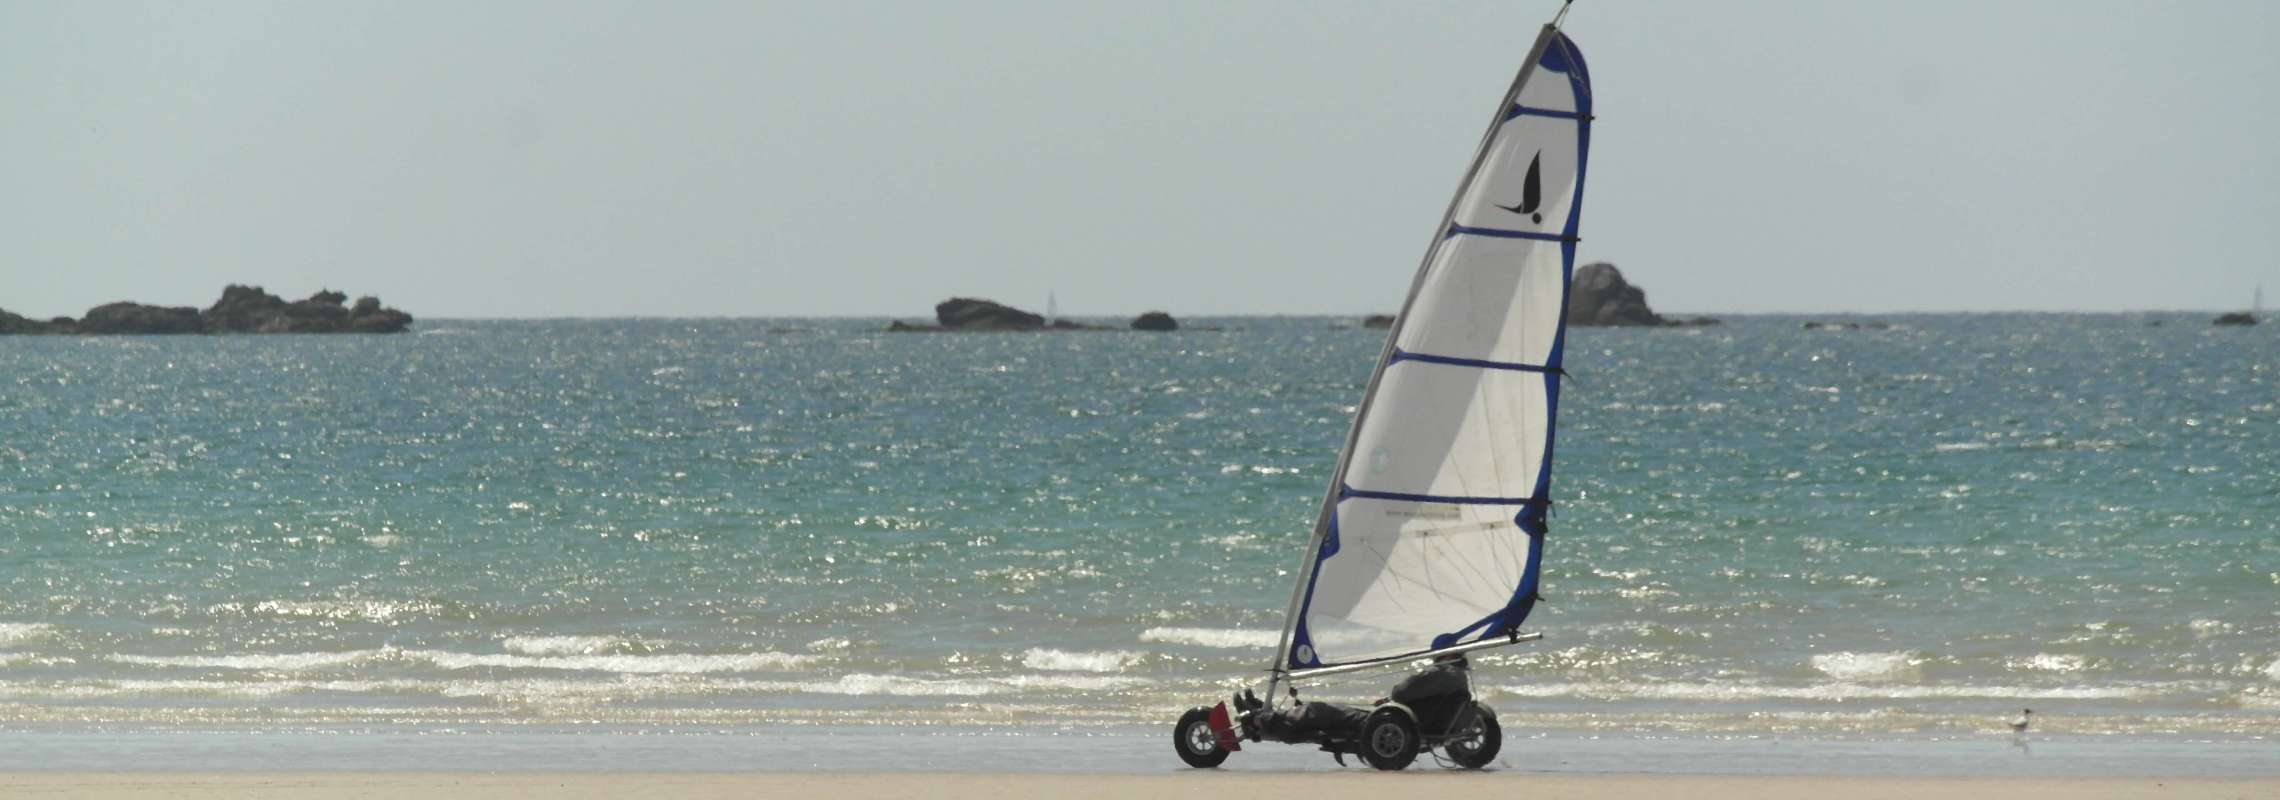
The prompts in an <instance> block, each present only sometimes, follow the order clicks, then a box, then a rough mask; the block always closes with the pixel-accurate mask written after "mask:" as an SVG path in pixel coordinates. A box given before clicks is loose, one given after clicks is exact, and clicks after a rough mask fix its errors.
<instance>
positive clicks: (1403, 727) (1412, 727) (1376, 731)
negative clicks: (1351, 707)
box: [1362, 708, 1418, 770]
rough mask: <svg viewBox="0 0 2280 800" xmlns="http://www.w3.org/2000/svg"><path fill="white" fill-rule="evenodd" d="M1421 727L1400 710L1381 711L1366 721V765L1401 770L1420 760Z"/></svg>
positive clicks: (1363, 741) (1364, 729)
mask: <svg viewBox="0 0 2280 800" xmlns="http://www.w3.org/2000/svg"><path fill="white" fill-rule="evenodd" d="M1417 741H1418V740H1417V723H1416V722H1414V721H1412V720H1410V718H1409V715H1408V714H1406V713H1403V712H1402V711H1401V709H1398V708H1380V709H1378V710H1377V711H1375V712H1373V713H1371V714H1370V716H1369V718H1368V719H1365V720H1362V761H1363V762H1365V763H1367V764H1369V765H1370V766H1373V767H1376V768H1378V769H1383V770H1397V769H1401V768H1404V767H1407V766H1409V762H1411V761H1415V760H1417Z"/></svg>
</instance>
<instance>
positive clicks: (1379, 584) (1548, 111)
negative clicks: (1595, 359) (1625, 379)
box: [1272, 25, 1592, 675]
mask: <svg viewBox="0 0 2280 800" xmlns="http://www.w3.org/2000/svg"><path fill="white" fill-rule="evenodd" d="M1496 112H1497V113H1496V114H1495V115H1494V117H1493V120H1492V122H1491V124H1490V126H1489V129H1488V132H1487V133H1486V134H1484V135H1483V137H1482V141H1481V144H1480V147H1479V148H1478V150H1477V151H1476V152H1475V155H1474V160H1473V163H1472V165H1471V167H1470V168H1469V169H1468V170H1467V171H1466V174H1465V177H1464V180H1463V181H1462V182H1460V183H1459V185H1458V189H1457V192H1456V195H1455V197H1454V198H1453V199H1452V201H1451V202H1450V205H1449V208H1448V210H1447V211H1446V212H1445V213H1444V215H1443V217H1442V220H1441V224H1440V227H1438V228H1437V229H1436V230H1437V231H1438V235H1436V237H1435V238H1434V239H1433V241H1432V242H1431V244H1430V246H1429V247H1428V249H1427V250H1426V254H1425V257H1424V259H1423V261H1422V262H1421V264H1420V265H1419V268H1418V272H1417V275H1416V277H1415V279H1414V280H1413V281H1412V283H1411V287H1410V291H1409V294H1408V295H1407V296H1406V297H1405V299H1404V300H1403V303H1402V308H1401V311H1400V313H1399V314H1398V315H1396V317H1395V320H1394V324H1393V326H1392V328H1391V330H1389V331H1388V332H1387V338H1386V346H1385V349H1384V352H1383V354H1382V356H1381V357H1380V359H1379V360H1378V363H1377V364H1376V366H1375V368H1374V370H1373V372H1372V373H1371V376H1370V381H1369V384H1368V388H1367V389H1366V390H1365V394H1364V396H1363V400H1362V403H1361V405H1360V406H1359V407H1358V409H1357V411H1356V414H1355V420H1354V426H1353V428H1352V429H1351V431H1349V433H1348V436H1347V440H1346V444H1345V447H1344V448H1343V450H1342V451H1341V453H1340V456H1339V463H1338V466H1337V469H1336V470H1335V473H1334V475H1333V476H1332V480H1331V483H1330V489H1329V491H1328V493H1327V495H1326V497H1325V498H1324V501H1323V506H1322V513H1321V514H1320V516H1319V518H1318V521H1317V524H1316V529H1315V535H1314V537H1313V540H1312V542H1311V544H1310V545H1309V547H1308V548H1307V553H1306V561H1305V562H1304V563H1303V565H1302V569H1301V571H1300V573H1299V579H1298V582H1297V586H1296V587H1295V588H1294V590H1293V593H1292V598H1291V606H1290V610H1289V615H1288V619H1287V621H1286V623H1285V625H1284V629H1283V636H1282V641H1281V645H1280V647H1279V652H1278V653H1277V656H1276V659H1277V660H1276V662H1275V664H1274V666H1273V667H1272V669H1273V670H1274V671H1275V672H1276V673H1277V674H1278V675H1279V674H1285V673H1289V672H1291V671H1297V670H1306V671H1312V670H1317V669H1322V668H1326V667H1336V666H1339V665H1343V664H1354V663H1375V662H1381V661H1383V660H1385V659H1387V658H1389V657H1398V656H1400V655H1401V654H1404V653H1412V654H1413V653H1422V652H1432V651H1435V650H1438V649H1445V648H1449V647H1452V646H1459V645H1462V644H1464V643H1465V642H1466V641H1468V640H1473V641H1477V640H1482V639H1485V638H1487V637H1491V636H1494V637H1498V638H1509V637H1511V636H1512V635H1514V633H1515V631H1516V628H1517V626H1518V625H1519V624H1520V623H1521V621H1522V620H1524V619H1525V618H1526V616H1527V614H1528V612H1529V610H1531V609H1532V607H1533V605H1534V603H1535V598H1536V584H1537V580H1538V575H1539V572H1540V568H1541V564H1542V555H1543V552H1542V550H1543V548H1542V543H1543V536H1544V533H1545V530H1546V511H1547V509H1548V508H1549V506H1550V504H1551V499H1550V494H1551V454H1552V444H1553V419H1554V417H1555V416H1556V413H1557V409H1558V404H1559V385H1560V381H1561V379H1562V377H1563V376H1564V371H1563V370H1562V369H1561V366H1560V364H1561V355H1562V350H1563V344H1564V341H1565V336H1566V324H1565V314H1566V307H1567V290H1568V281H1569V277H1570V275H1571V273H1572V270H1573V266H1574V255H1575V252H1574V251H1575V244H1576V242H1577V241H1578V237H1577V223H1578V219H1579V206H1580V203H1581V199H1582V183H1583V165H1584V161H1585V156H1586V154H1587V152H1588V147H1589V127H1590V124H1591V120H1592V114H1591V90H1590V81H1589V77H1588V75H1587V74H1586V72H1585V70H1584V67H1583V61H1582V58H1581V55H1580V54H1579V53H1578V52H1577V51H1576V50H1575V46H1574V43H1573V42H1572V41H1569V40H1568V38H1567V36H1566V35H1565V34H1563V33H1561V32H1560V31H1559V30H1558V29H1557V28H1556V27H1554V26H1549V25H1547V26H1545V28H1544V29H1543V31H1542V33H1541V34H1540V35H1539V36H1538V37H1537V40H1536V42H1535V44H1534V46H1533V47H1532V48H1530V52H1529V56H1528V59H1527V60H1526V61H1525V62H1523V64H1522V67H1521V70H1520V73H1519V75H1518V76H1517V77H1515V79H1514V80H1513V83H1512V85H1511V88H1510V89H1508V90H1507V92H1506V94H1505V97H1504V98H1503V100H1502V101H1501V102H1499V103H1498V104H1497V106H1496Z"/></svg>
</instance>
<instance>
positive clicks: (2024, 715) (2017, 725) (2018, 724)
mask: <svg viewBox="0 0 2280 800" xmlns="http://www.w3.org/2000/svg"><path fill="white" fill-rule="evenodd" d="M2034 723H2035V710H2034V709H2031V708H2029V709H2023V710H2021V711H2020V712H2019V718H2018V719H2014V720H2011V732H2012V733H2026V732H2027V726H2028V725H2033V724H2034Z"/></svg>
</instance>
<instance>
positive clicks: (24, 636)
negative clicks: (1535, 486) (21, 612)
mask: <svg viewBox="0 0 2280 800" xmlns="http://www.w3.org/2000/svg"><path fill="white" fill-rule="evenodd" d="M54 633H55V626H54V625H49V624H47V623H44V622H0V645H10V644H17V643H19V642H28V641H31V640H33V639H40V638H44V637H47V636H49V635H52V634H54Z"/></svg>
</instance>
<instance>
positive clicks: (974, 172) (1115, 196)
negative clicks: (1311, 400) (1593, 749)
mask: <svg viewBox="0 0 2280 800" xmlns="http://www.w3.org/2000/svg"><path fill="white" fill-rule="evenodd" d="M1556 10H1557V4H1556V3H1555V2H1551V1H1550V0H1530V1H1529V2H1510V1H1509V0H1504V1H1500V2H1450V3H1394V2H1384V3H1359V2H1252V1H1251V0H1228V1H1224V2H1175V1H1164V2H1139V3H1133V2H1075V3H1070V2H1045V1H1044V0H1038V1H1037V2H1019V3H1013V2H997V1H994V0H962V1H961V2H956V3H935V2H917V1H916V0H912V1H911V2H832V3H824V2H804V3H777V2H736V3H709V2H698V1H697V0H684V1H682V2H672V3H634V2H582V1H579V0H567V1H565V2H532V1H530V0H489V1H487V2H482V3H458V2H436V1H434V0H408V1H406V2H389V3H377V2H364V3H346V2H340V3H303V2H274V3H273V2H244V1H243V0H213V1H212V2H203V3H176V2H160V3H133V2H103V3H82V2H49V1H47V0H15V1H14V2H8V3H0V308H5V309H8V310H10V311H15V312H17V313H21V314H26V315H29V316H37V317H47V316H54V315H77V314H80V313H83V312H84V311H85V310H86V309H87V308H89V307H91V306H94V305H97V304H100V303H105V302H110V301H114V300H121V299H132V300H138V301H143V302H153V303H160V304H168V305H196V306H201V307H202V306H205V305H207V304H210V303H211V302H213V300H214V298H216V297H218V296H219V295H220V291H221V288H222V286H223V285H224V284H228V283H251V284H258V285H262V286H265V287H267V288H269V289H270V290H272V291H274V292H277V293H279V294H283V295H287V296H289V297H295V298H297V297H302V296H306V295H308V294H310V293H312V292H315V291H317V290H318V289H320V288H328V287H329V288H334V289H339V290H342V291H345V292H348V293H349V294H351V295H363V294H376V295H379V296H380V297H381V298H382V299H383V300H385V301H387V302H388V303H389V304H390V305H393V306H397V307H399V308H402V309H404V310H407V311H410V312H412V313H414V314H415V315H420V316H423V317H440V318H461V317H480V318H491V317H595V316H735V317H767V316H897V317H903V318H910V319H923V318H926V317H928V316H930V315H931V310H932V307H933V305H934V303H935V302H937V301H939V300H941V299H943V298H946V297H950V296H953V295H965V296H981V297H990V298H995V299H998V300H1001V301H1005V302H1009V303H1013V304H1016V305H1021V306H1026V307H1030V308H1032V309H1038V310H1042V308H1043V306H1044V305H1045V302H1046V298H1047V297H1048V295H1049V294H1050V295H1051V296H1053V297H1055V298H1057V300H1058V306H1059V310H1060V311H1061V312H1062V313H1063V314H1065V315H1077V316H1081V315H1099V316H1128V315H1131V314H1135V313H1138V312H1140V311H1143V310H1149V309H1161V310H1166V311H1170V312H1172V313H1173V314H1174V315H1179V316H1207V315H1227V314H1348V313H1356V314H1358V313H1366V312H1377V311H1387V312H1390V311H1391V310H1393V309H1394V308H1395V307H1397V306H1398V305H1399V304H1400V299H1401V298H1400V295H1401V292H1403V291H1404V290H1405V289H1406V287H1407V286H1408V284H1409V280H1410V276H1411V274H1412V272H1413V271H1414V270H1415V269H1416V265H1417V260H1418V257H1419V256H1420V255H1421V254H1422V252H1423V251H1424V248H1425V247H1426V246H1427V244H1428V242H1429V241H1430V238H1431V236H1432V234H1433V232H1434V231H1433V228H1434V227H1435V225H1436V224H1437V223H1438V222H1439V220H1440V218H1441V214H1442V211H1443V209H1444V207H1445V206H1446V205H1447V203H1448V201H1449V197H1450V194H1451V193H1452V192H1453V191H1454V189H1455V185H1456V182H1457V180H1458V179H1459V178H1460V177H1461V176H1462V174H1463V172H1464V169H1465V167H1466V164H1467V162H1468V160H1469V159H1470V158H1471V156H1472V150H1473V147H1474V144H1475V143H1476V142H1477V141H1478V139H1479V137H1480V135H1481V132H1482V129H1483V128H1484V126H1485V125H1486V124H1487V122H1488V120H1489V117H1490V115H1491V114H1492V113H1493V112H1494V111H1495V108H1494V106H1495V104H1496V102H1497V100H1498V99H1499V98H1500V97H1501V96H1502V94H1503V90H1504V88H1505V86H1506V84H1508V83H1509V82H1510V81H1511V77H1512V74H1513V72H1514V70H1515V69H1516V68H1517V67H1518V64H1519V62H1520V60H1521V59H1522V58H1523V57H1524V56H1525V55H1526V52H1527V50H1528V47H1529V45H1530V43H1531V42H1532V41H1533V39H1534V36H1535V32H1536V30H1537V28H1538V27H1539V26H1540V25H1542V24H1543V23H1544V22H1545V21H1546V20H1548V19H1550V17H1551V16H1552V14H1553V13H1554V12H1555V11H1556ZM1565 30H1566V31H1567V32H1568V33H1569V35H1570V36H1571V37H1573V38H1574V40H1575V41H1576V42H1577V43H1578V45H1579V46H1580V47H1581V49H1582V51H1583V53H1584V55H1585V57H1586V59H1587V60H1588V61H1589V63H1590V67H1591V74H1592V78H1593V82H1594V89H1595V94H1596V103H1597V107H1596V110H1597V112H1598V120H1597V122H1596V123H1595V124H1594V129H1593V140H1592V147H1591V163H1590V167H1589V170H1590V171H1589V174H1588V178H1587V181H1588V183H1587V185H1586V187H1585V191H1584V209H1583V217H1582V224H1581V231H1582V238H1583V241H1582V243H1581V245H1580V248H1579V254H1578V257H1579V262H1589V261H1609V262H1612V263H1615V264H1616V265H1618V266H1619V267H1621V268H1622V270H1623V272H1624V273H1625V274H1626V275H1627V276H1629V278H1630V279H1631V280H1632V281H1633V282H1634V283H1637V284H1639V285H1641V286H1643V287H1644V288H1645V289H1646V290H1647V291H1648V295H1649V300H1650V301H1651V302H1652V303H1653V304H1654V305H1655V307H1656V308H1657V309H1658V310H1661V311H1664V312H1666V313H1673V312H1689V313H1750V312H1776V311H1787V312H1807V313H1811V312H1843V311H1852V312H1865V313H1879V312H1887V313H1890V312H1905V311H1989V310H2096V311H2120V310H2141V309H2197V310H2199V309H2207V310H2224V309H2235V308H2244V307H2246V306H2247V305H2248V304H2249V302H2250V295H2251V293H2252V292H2253V291H2254V290H2255V289H2256V287H2257V286H2259V285H2266V286H2269V287H2270V288H2271V289H2272V290H2273V291H2274V293H2275V297H2276V298H2280V155H2276V152H2280V138H2276V136H2275V132H2280V89H2276V88H2275V87H2280V48H2276V47H2274V46H2272V45H2271V40H2273V39H2274V38H2275V37H2280V3H2270V2H2214V1H2192V0H2187V1H2183V2H2163V3H2155V2H2105V1H2103V0H2068V1H2065V2H2040V1H2036V0H1972V1H1971V2H1959V1H1955V0H1911V1H1910V2H1904V3H1900V2H1895V3H1868V2H1754V1H1752V0H1725V1H1724V2H1670V1H1667V0H1666V1H1661V2H1642V1H1640V0H1581V1H1580V2H1579V3H1578V4H1577V5H1576V6H1575V8H1574V10H1573V11H1572V12H1570V14H1569V16H1568V18H1567V22H1566V26H1565Z"/></svg>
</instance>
